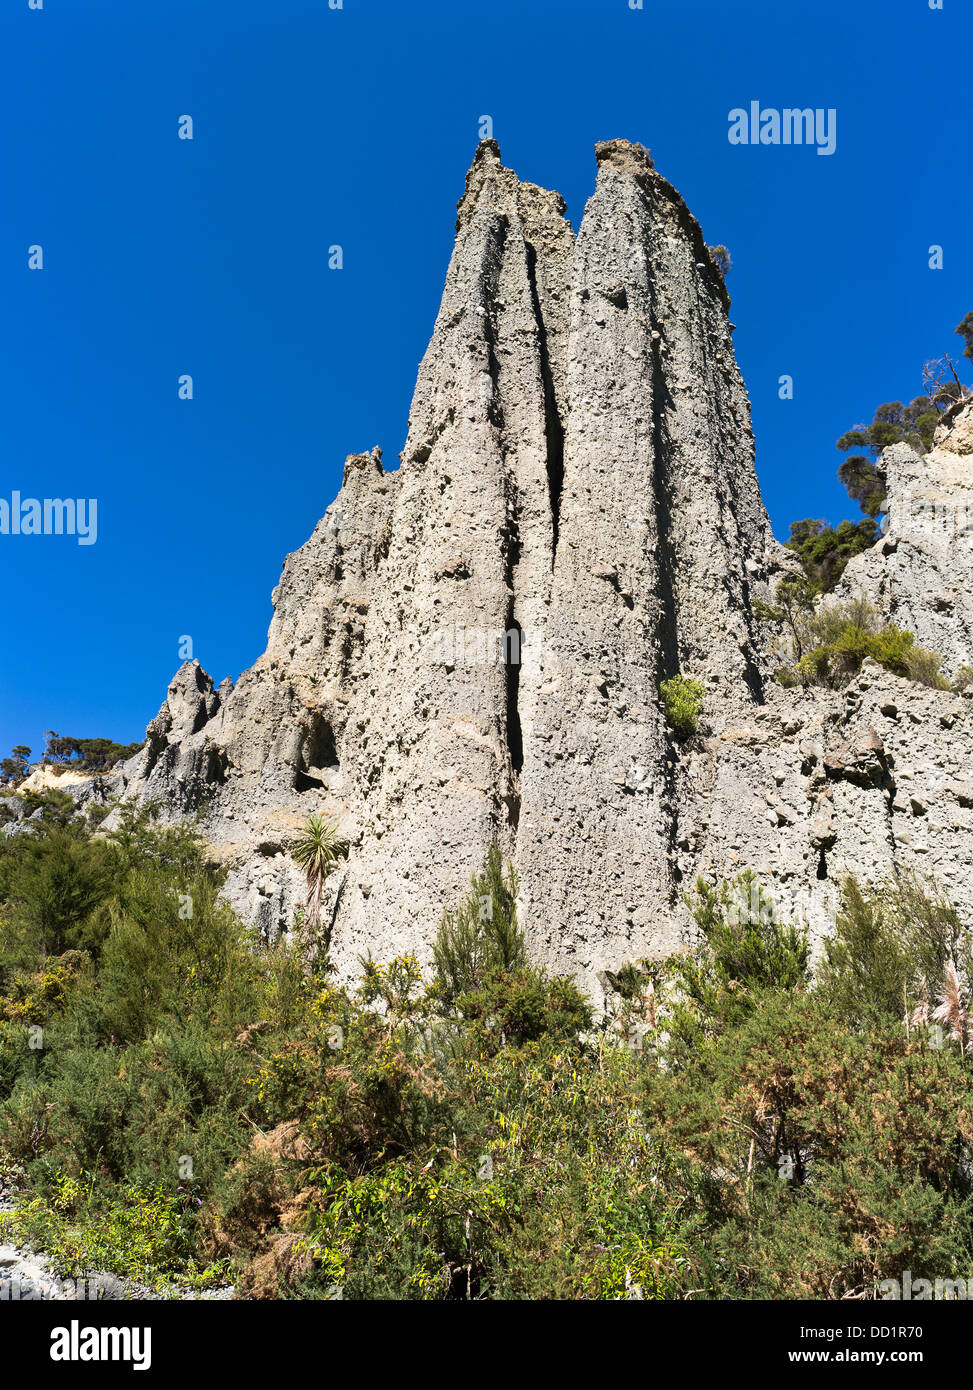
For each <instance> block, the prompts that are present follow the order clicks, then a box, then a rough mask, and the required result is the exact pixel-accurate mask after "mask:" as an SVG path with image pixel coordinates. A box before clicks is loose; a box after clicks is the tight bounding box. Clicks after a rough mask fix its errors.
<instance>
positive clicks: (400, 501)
mask: <svg viewBox="0 0 973 1390" xmlns="http://www.w3.org/2000/svg"><path fill="white" fill-rule="evenodd" d="M596 155H597V161H598V176H597V186H596V189H595V192H594V194H593V195H592V197H591V199H590V201H589V203H588V205H587V208H586V210H585V213H584V218H583V221H582V223H581V227H580V229H579V231H578V234H577V236H575V235H574V233H573V232H572V229H571V227H570V225H569V224H568V223H567V222H566V221H565V218H564V204H563V201H562V200H561V199H560V197H559V196H558V195H557V194H556V193H551V192H547V191H545V190H543V189H540V188H537V187H535V186H533V185H531V184H527V183H522V182H520V181H519V180H518V179H517V177H516V175H515V174H514V173H513V172H512V171H510V170H509V169H505V168H504V167H503V165H502V164H501V161H500V154H499V150H498V149H497V147H496V145H495V144H494V143H493V142H492V141H487V142H484V143H483V144H482V145H481V146H480V147H479V149H478V150H477V154H476V158H475V160H474V163H473V166H472V168H471V170H470V172H469V175H468V176H467V184H466V191H465V194H464V196H463V198H462V200H461V202H460V204H459V216H458V220H457V232H456V245H455V249H454V252H453V256H452V260H451V262H450V266H449V270H448V273H447V277H446V286H445V290H444V294H443V301H442V306H441V308H440V311H439V315H438V317H437V319H436V324H435V328H434V331H433V336H432V340H431V342H430V345H429V348H428V350H427V352H426V355H425V357H424V359H423V362H422V365H421V367H420V370H419V377H418V382H417V386H416V392H415V397H414V400H413V405H412V412H411V417H410V428H409V436H408V440H407V443H406V446H405V450H404V452H403V455H402V465H401V468H400V469H399V470H398V471H396V472H385V471H384V469H383V466H382V462H381V455H380V453H379V451H378V450H375V451H373V452H372V453H371V454H365V455H353V456H351V457H350V458H349V459H348V461H347V463H346V466H345V478H344V484H343V486H342V489H341V492H340V493H339V496H338V498H337V500H336V501H335V503H334V504H333V505H332V507H330V508H329V510H328V513H327V514H326V516H325V517H324V518H323V519H322V521H321V522H320V523H319V525H318V527H317V528H316V530H315V532H314V534H313V535H312V537H311V538H310V540H309V541H308V542H307V544H306V545H304V546H303V547H302V548H301V549H300V550H299V551H297V552H296V553H295V554H293V555H291V556H289V557H288V559H287V561H286V562H285V565H284V572H283V575H282V577H281V581H280V584H279V585H278V588H277V590H276V591H275V594H274V607H275V616H274V620H273V623H272V625H271V628H270V633H269V638H268V646H267V650H266V652H265V653H264V655H263V656H262V657H261V658H260V659H259V661H257V663H256V664H255V665H254V666H253V667H252V668H251V669H250V670H249V671H248V672H246V673H245V674H244V675H243V676H242V677H241V678H240V680H239V682H238V683H237V685H236V686H235V687H233V686H232V685H231V684H230V683H229V682H225V683H224V685H223V686H221V687H220V688H219V690H214V688H213V685H212V682H211V681H210V680H209V678H208V677H207V676H206V675H205V673H204V672H203V671H202V670H201V669H200V667H199V666H198V664H196V663H194V662H191V663H187V664H186V665H185V666H184V667H182V669H181V670H180V671H179V672H178V673H177V675H176V677H175V679H174V681H173V683H172V685H171V686H170V689H169V693H168V697H167V700H166V702H165V704H164V705H163V707H162V710H161V711H160V713H159V715H158V716H157V718H156V719H155V720H154V721H153V722H152V724H150V726H149V729H148V739H147V743H146V746H145V748H144V749H143V751H142V752H141V753H140V754H139V755H138V757H137V758H135V759H133V760H132V761H131V762H130V763H128V764H127V765H125V766H124V767H123V769H122V770H121V772H120V774H118V778H117V782H116V788H115V789H116V790H120V791H122V793H123V794H124V795H125V796H126V797H134V798H139V799H148V798H159V799H161V800H162V802H163V804H164V807H165V810H166V814H167V815H169V816H172V817H175V816H179V815H182V814H185V813H186V812H188V811H192V810H195V809H197V808H199V809H201V810H202V812H203V815H204V825H205V830H206V833H207V835H208V836H209V838H210V839H211V841H212V843H213V844H214V846H215V847H216V849H217V852H218V853H220V854H221V855H222V856H224V857H225V859H226V861H227V863H228V864H229V866H230V876H229V879H228V885H227V893H228V896H229V897H230V898H231V900H233V901H234V903H235V905H236V906H237V908H238V910H239V911H240V912H241V914H242V915H244V916H245V917H247V918H249V919H250V920H253V921H255V922H256V923H257V924H259V925H260V927H261V928H262V929H263V930H264V931H265V932H266V933H267V934H273V933H275V932H277V931H279V930H282V929H286V928H287V927H288V926H289V925H290V923H291V921H292V919H293V913H294V911H295V909H296V907H297V906H298V905H299V904H300V902H301V901H302V899H303V892H302V884H301V880H300V876H299V874H298V873H297V871H296V870H295V868H294V866H293V864H292V862H291V860H290V857H289V854H288V844H289V842H290V840H291V839H292V838H293V835H294V833H295V831H296V829H297V828H298V827H299V826H300V825H301V823H302V822H303V821H304V820H305V819H306V817H307V816H308V815H310V814H311V813H319V814H321V815H322V816H323V817H324V818H325V819H327V820H333V821H337V822H339V823H340V825H341V827H342V830H343V833H344V834H345V835H346V837H347V838H348V839H349V841H350V842H351V851H350V854H349V857H348V860H347V862H346V863H345V864H344V865H343V866H342V869H341V870H340V871H339V872H338V873H336V874H335V875H334V876H333V877H332V879H331V880H330V881H329V885H328V895H329V896H328V899H327V901H326V904H325V911H326V915H327V920H329V922H330V924H331V929H332V949H333V954H334V957H335V960H336V962H337V964H338V966H339V968H341V969H342V970H343V971H346V972H349V973H350V972H353V971H354V969H355V967H356V963H357V960H358V956H359V955H360V954H361V953H362V952H364V951H366V950H370V951H372V953H373V954H374V955H375V956H376V957H378V958H382V957H388V956H390V955H392V954H400V953H402V952H403V951H407V950H410V951H415V952H416V953H417V954H418V955H419V956H420V958H421V959H422V960H424V961H426V960H428V958H429V948H430V945H431V942H432V940H433V938H434V935H435V931H436V927H437V924H438V921H439V917H440V915H441V912H442V908H443V906H444V904H447V903H451V902H453V901H455V900H456V898H457V897H458V896H460V895H461V894H462V893H463V892H464V890H465V888H466V886H467V884H468V881H469V877H470V874H471V873H472V872H473V871H474V870H475V869H476V868H478V867H479V865H480V864H481V862H482V860H483V857H484V855H485V852H486V849H487V846H488V844H489V843H490V841H491V840H493V839H499V841H500V842H501V844H502V846H503V848H504V850H505V851H506V853H507V854H509V855H510V856H511V857H513V858H514V859H515V860H516V863H517V866H518V869H519V871H520V875H521V880H522V912H523V921H524V925H525V927H526V931H527V936H528V940H529V943H530V946H531V949H532V951H533V952H534V954H535V956H536V957H537V958H538V959H541V960H543V961H545V962H546V963H548V964H549V965H551V966H553V967H556V968H558V969H562V970H572V971H574V972H575V973H577V974H578V976H579V977H580V978H581V980H582V981H583V982H584V983H585V984H587V985H588V986H589V987H590V986H592V985H593V984H594V981H595V980H596V978H597V975H598V972H599V971H600V970H602V969H604V968H606V967H607V968H617V966H618V965H619V964H620V963H622V962H623V961H625V960H628V959H632V958H634V957H641V956H645V955H649V954H653V953H657V952H661V951H664V950H667V949H671V948H672V947H673V946H674V945H675V944H677V942H678V941H679V940H680V938H681V937H682V936H684V934H685V932H686V929H687V915H686V912H685V909H684V907H683V905H682V901H681V894H682V892H683V890H684V889H685V887H686V886H687V885H688V883H689V882H691V881H692V879H693V878H694V876H695V874H696V873H697V872H704V873H706V874H707V875H708V876H710V877H714V878H718V877H722V876H725V875H727V874H731V873H733V872H735V871H737V870H739V869H740V868H742V867H746V866H748V865H753V866H754V867H755V868H758V869H760V870H762V871H764V872H765V873H766V874H767V875H768V876H769V877H770V878H772V879H774V880H776V881H777V882H778V883H779V884H780V885H781V886H782V887H785V888H786V890H787V891H788V892H789V893H792V894H793V895H795V896H797V893H798V890H799V891H801V892H805V891H806V894H808V895H809V896H810V898H811V899H813V901H814V902H816V903H818V904H819V905H821V904H824V903H826V902H827V901H828V895H829V892H830V890H831V888H832V886H833V884H834V882H835V880H836V877H837V876H838V875H839V874H840V872H841V871H842V870H854V871H856V872H859V873H865V874H866V876H872V877H880V876H882V875H883V874H885V873H887V872H889V871H891V869H892V868H893V867H895V866H898V865H902V864H912V863H916V864H918V865H919V866H920V867H925V866H926V865H929V866H930V867H932V866H935V868H936V869H937V870H938V871H939V872H940V873H941V875H942V876H943V878H944V880H945V881H946V882H947V883H948V885H949V887H950V888H951V889H955V890H956V893H957V895H958V896H959V897H960V899H961V900H964V901H965V902H967V903H969V902H970V900H971V891H970V885H969V881H968V875H967V874H966V870H965V863H968V862H969V859H970V853H969V851H970V849H971V848H973V827H971V824H970V816H971V812H970V806H971V804H973V800H971V798H970V797H969V796H967V793H966V791H965V790H964V788H965V787H966V785H967V784H966V783H965V782H964V781H963V775H964V760H965V759H966V756H967V754H968V753H969V752H971V751H973V749H971V748H970V734H969V718H968V711H969V708H970V705H969V702H968V701H967V700H965V699H964V698H963V697H959V696H954V695H949V694H948V693H947V694H941V693H940V692H934V691H927V690H920V689H918V688H916V687H912V686H908V685H907V684H906V683H905V682H901V681H896V680H894V678H892V677H887V676H885V675H884V673H881V672H877V670H873V669H869V670H867V671H866V672H864V673H863V675H862V678H861V679H860V680H859V681H858V682H856V683H855V684H854V685H853V686H852V687H850V688H849V690H848V691H847V692H842V693H841V694H840V695H830V696H826V695H825V694H824V693H819V694H812V695H805V694H799V695H795V694H794V693H793V692H785V691H783V690H781V689H780V688H779V687H777V686H776V685H775V684H774V683H773V682H772V680H771V679H770V673H769V668H768V656H767V653H766V652H765V650H764V648H763V645H762V642H763V639H762V636H761V632H760V628H759V624H758V623H757V622H756V621H755V619H754V616H753V599H754V597H756V596H758V595H763V596H765V597H766V596H768V595H769V592H770V590H771V589H772V586H773V584H774V582H775V580H776V578H777V577H779V575H780V574H782V573H784V572H785V571H786V570H787V569H788V568H790V567H791V566H792V565H793V559H792V557H791V556H790V555H789V553H788V552H785V551H783V550H782V548H781V547H780V546H779V545H778V544H777V542H776V541H775V540H774V538H773V535H772V533H771V530H770V526H769V523H768V519H767V516H766V512H765V510H764V508H763V505H762V502H761V500H760V494H759V489H758V486H757V480H756V476H755V472H754V458H753V437H752V432H751V428H750V416H749V403H748V399H747V395H746V391H745V389H744V386H743V383H742V381H741V378H740V374H739V371H738V369H737V365H736V361H735V357H734V353H733V347H732V341H731V326H730V324H729V322H728V318H727V311H728V307H729V300H728V297H727V294H726V289H725V287H724V284H723V281H722V279H721V277H720V274H719V272H718V270H717V269H716V268H715V267H714V265H713V264H712V262H711V260H710V257H709V255H708V253H707V251H706V247H705V243H704V241H703V237H702V234H701V232H700V229H699V227H698V225H697V223H696V221H695V219H694V218H693V217H692V215H691V214H690V212H689V210H688V209H687V207H686V205H685V203H684V202H683V200H682V198H681V197H680V196H679V194H678V193H677V192H676V191H675V189H674V188H672V186H671V185H670V184H669V183H667V182H666V180H665V179H663V178H662V177H661V176H660V175H659V174H658V173H657V172H656V171H655V169H654V167H653V166H652V162H651V159H650V158H649V156H648V154H647V152H646V151H644V150H642V149H641V147H639V146H634V145H630V144H628V143H627V142H625V141H609V142H607V143H605V144H602V145H599V146H597V148H596ZM943 448H944V449H946V451H947V452H948V449H949V446H948V441H944V444H943ZM964 466H965V465H964ZM960 474H961V475H962V476H963V477H965V476H966V475H965V474H964V473H963V469H962V468H960ZM865 558H866V559H868V558H869V557H865ZM849 568H851V567H849ZM908 588H909V584H904V585H903V586H902V587H900V589H899V596H900V602H902V601H904V600H903V599H902V591H903V589H908ZM965 601H966V602H968V592H967V596H966V600H965ZM909 602H913V599H911V598H910V599H909ZM915 602H916V603H918V605H919V607H920V608H922V607H923V602H924V601H923V600H921V599H915ZM958 604H959V600H958V599H956V600H955V602H954V614H955V609H956V607H957V605H958ZM910 611H911V610H910ZM909 625H910V626H914V630H916V631H917V633H919V634H920V640H923V638H922V637H921V632H920V624H919V623H918V622H916V623H915V624H913V623H910V624H909ZM950 631H951V632H955V626H953V627H951V628H950ZM968 639H969V627H966V628H963V630H962V631H961V632H960V633H959V634H957V635H956V641H955V645H956V662H959V660H960V656H961V655H962V650H964V649H965V648H966V647H968ZM928 645H930V646H933V645H937V644H936V643H933V642H932V640H930V641H929V643H928ZM938 646H939V649H940V650H942V649H943V643H942V642H940V643H939V644H938ZM951 650H952V649H951ZM678 670H681V671H682V672H684V673H685V674H687V675H691V676H694V677H695V678H697V679H698V680H700V681H702V682H703V684H704V685H705V687H706V692H707V698H706V716H705V717H706V720H707V721H708V723H707V727H706V729H704V735H705V736H704V737H701V738H699V739H697V740H695V741H694V742H693V743H692V744H691V745H689V746H687V747H683V746H681V745H679V744H678V743H677V742H675V741H674V740H673V738H672V736H671V734H670V732H669V731H668V729H667V727H666V723H665V718H664V714H663V711H662V708H661V705H660V699H659V682H660V680H661V679H664V678H665V677H667V676H669V675H672V674H673V673H675V672H676V671H678ZM944 731H948V733H946V732H944ZM944 741H946V742H948V744H949V751H948V752H946V751H944V749H943V743H944ZM906 765H907V766H908V772H906V770H905V767H906ZM933 784H935V785H933ZM957 787H958V788H959V790H956V788H957ZM913 791H914V792H915V796H914V797H913V795H912V793H913ZM910 797H911V798H912V800H911V801H910V799H909V798H910ZM920 805H921V806H922V807H923V808H924V809H922V810H917V809H915V808H916V807H917V806H920ZM919 822H921V824H920V823H919ZM934 824H935V825H936V826H937V830H936V833H935V834H932V833H930V832H931V830H932V827H933V825H934ZM964 894H965V898H964V897H963V895H964ZM823 910H824V909H823Z"/></svg>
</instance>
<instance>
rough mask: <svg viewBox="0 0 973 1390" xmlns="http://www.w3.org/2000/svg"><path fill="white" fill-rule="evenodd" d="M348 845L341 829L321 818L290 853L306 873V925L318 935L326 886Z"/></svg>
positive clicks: (307, 828) (306, 828)
mask: <svg viewBox="0 0 973 1390" xmlns="http://www.w3.org/2000/svg"><path fill="white" fill-rule="evenodd" d="M347 850H348V845H347V843H346V842H345V841H344V840H342V838H341V837H340V835H339V834H338V827H337V826H335V825H326V824H325V823H324V821H323V820H322V819H321V817H320V816H310V817H309V818H308V821H307V823H306V825H305V826H304V829H303V831H302V832H301V835H300V838H299V839H298V840H297V841H296V842H295V844H294V846H293V848H292V849H291V855H292V856H293V859H294V862H295V864H296V865H297V866H298V868H299V869H303V870H304V878H305V880H306V882H307V925H308V926H309V927H310V929H311V930H312V931H316V930H317V928H318V927H319V926H320V924H321V898H322V895H323V893H324V883H325V880H326V879H327V878H328V876H329V875H330V874H331V873H332V872H333V870H334V867H335V865H336V864H337V862H338V860H339V859H340V858H341V857H342V856H343V855H344V854H346V853H347Z"/></svg>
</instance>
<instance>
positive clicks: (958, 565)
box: [836, 401, 973, 678]
mask: <svg viewBox="0 0 973 1390" xmlns="http://www.w3.org/2000/svg"><path fill="white" fill-rule="evenodd" d="M882 467H883V469H884V471H885V475H886V485H887V488H888V499H889V513H888V525H887V527H886V533H885V535H884V536H883V537H882V538H881V539H880V540H879V541H877V542H876V544H875V545H874V546H873V547H872V548H871V549H870V550H868V551H866V552H865V553H864V554H863V555H856V556H855V557H854V559H852V560H851V561H850V562H849V564H848V566H847V568H846V569H845V573H844V574H843V575H842V582H841V585H840V588H839V590H838V591H837V594H836V597H837V598H839V599H847V598H850V597H852V596H853V595H855V594H861V595H863V596H864V597H866V598H867V599H868V600H869V602H870V603H871V604H872V605H873V606H874V607H875V608H876V609H877V610H878V611H879V612H880V613H881V614H882V615H883V617H885V619H886V620H887V621H888V622H893V623H895V624H896V625H897V626H898V627H902V628H906V629H907V630H908V631H910V632H914V633H915V636H916V641H917V642H918V643H919V645H920V646H923V647H927V648H928V649H929V650H930V651H934V652H938V653H939V655H940V656H941V657H942V658H943V669H944V671H945V672H946V674H947V675H948V676H950V677H953V678H955V677H956V675H957V674H958V672H959V670H960V668H961V667H963V666H968V665H970V661H971V656H970V653H971V651H973V403H971V402H969V401H966V402H964V403H962V404H960V405H959V406H958V407H953V408H952V409H951V410H950V412H949V413H948V415H947V417H946V418H945V419H944V421H943V423H942V424H940V426H939V428H938V429H937V431H936V435H935V438H934V440H933V448H932V449H931V451H930V452H929V453H928V454H926V455H925V456H922V455H920V454H917V453H916V452H915V450H914V449H912V448H910V447H909V445H908V444H893V445H892V446H891V448H888V449H886V450H885V451H884V453H883V454H882Z"/></svg>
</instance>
